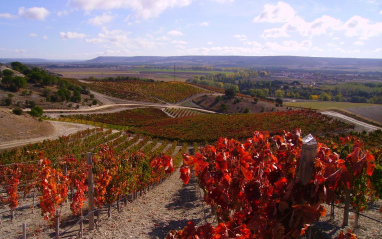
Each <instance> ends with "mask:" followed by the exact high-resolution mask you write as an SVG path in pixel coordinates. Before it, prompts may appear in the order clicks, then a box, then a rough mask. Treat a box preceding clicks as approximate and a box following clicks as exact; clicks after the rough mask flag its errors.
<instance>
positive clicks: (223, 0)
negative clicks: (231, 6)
mask: <svg viewBox="0 0 382 239" xmlns="http://www.w3.org/2000/svg"><path fill="white" fill-rule="evenodd" d="M211 1H213V2H217V3H226V2H234V1H235V0H211Z"/></svg>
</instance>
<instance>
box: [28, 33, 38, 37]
mask: <svg viewBox="0 0 382 239" xmlns="http://www.w3.org/2000/svg"><path fill="white" fill-rule="evenodd" d="M29 36H30V37H37V34H36V33H33V32H32V33H29Z"/></svg>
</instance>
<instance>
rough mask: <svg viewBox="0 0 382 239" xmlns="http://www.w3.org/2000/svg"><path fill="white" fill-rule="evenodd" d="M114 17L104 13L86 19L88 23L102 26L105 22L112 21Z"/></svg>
mask: <svg viewBox="0 0 382 239" xmlns="http://www.w3.org/2000/svg"><path fill="white" fill-rule="evenodd" d="M114 18H115V16H112V15H109V14H106V13H104V14H103V15H102V16H96V17H93V18H90V19H89V20H88V23H89V24H92V25H94V26H102V25H104V24H105V23H109V22H112V21H113V20H114Z"/></svg>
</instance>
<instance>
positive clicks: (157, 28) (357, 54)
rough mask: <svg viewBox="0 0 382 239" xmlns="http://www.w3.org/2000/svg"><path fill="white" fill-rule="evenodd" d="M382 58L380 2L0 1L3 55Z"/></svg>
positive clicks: (287, 0) (366, 0) (359, 0)
mask: <svg viewBox="0 0 382 239" xmlns="http://www.w3.org/2000/svg"><path fill="white" fill-rule="evenodd" d="M184 55H214V56H219V55H224V56H229V55H236V56H285V55H288V56H312V57H341V58H382V0H285V1H265V0H49V1H46V0H33V1H31V0H17V1H14V0H12V1H9V0H0V58H44V59H52V60H53V59H62V60H65V59H68V60H69V59H70V60H83V59H93V58H95V57H98V56H184Z"/></svg>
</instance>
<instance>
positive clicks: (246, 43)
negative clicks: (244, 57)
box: [244, 41, 262, 47]
mask: <svg viewBox="0 0 382 239" xmlns="http://www.w3.org/2000/svg"><path fill="white" fill-rule="evenodd" d="M244 45H247V46H252V47H262V45H261V44H260V43H258V42H257V41H246V42H244Z"/></svg>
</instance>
